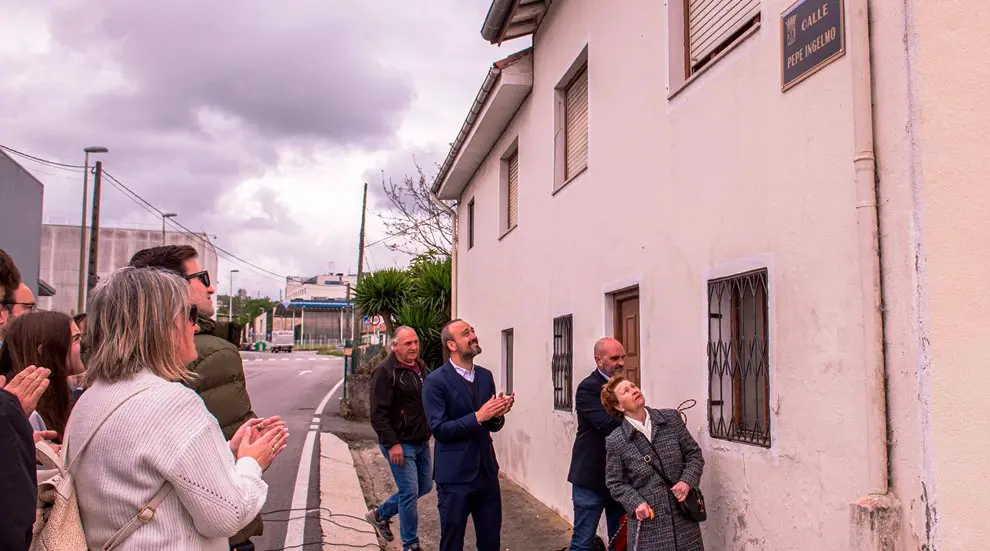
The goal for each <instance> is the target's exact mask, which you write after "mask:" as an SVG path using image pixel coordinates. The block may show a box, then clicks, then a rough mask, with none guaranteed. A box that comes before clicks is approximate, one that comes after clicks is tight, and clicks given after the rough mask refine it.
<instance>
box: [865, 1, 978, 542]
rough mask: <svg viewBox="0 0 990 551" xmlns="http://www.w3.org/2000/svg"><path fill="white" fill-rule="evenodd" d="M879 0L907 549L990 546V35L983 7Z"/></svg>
mask: <svg viewBox="0 0 990 551" xmlns="http://www.w3.org/2000/svg"><path fill="white" fill-rule="evenodd" d="M898 4H900V5H898ZM873 6H874V10H875V14H874V15H875V17H874V28H875V29H877V30H878V31H880V32H883V33H886V34H884V35H875V36H874V39H873V42H874V46H875V50H876V51H877V53H878V54H879V55H875V56H874V59H875V64H876V66H877V71H878V74H879V75H880V77H881V79H880V80H879V82H878V84H879V85H880V86H878V88H877V93H876V96H877V98H882V99H881V100H880V101H877V102H876V104H877V109H878V123H879V124H880V125H881V126H880V127H879V131H878V136H879V140H880V145H881V148H880V150H879V153H880V160H881V168H882V171H881V184H882V188H881V199H882V205H883V208H882V210H881V214H882V218H881V227H882V228H883V229H884V242H883V247H884V248H883V251H884V266H885V273H884V275H885V282H884V284H885V287H886V296H885V307H886V308H885V309H886V311H887V320H888V322H887V340H888V373H889V379H890V388H891V405H892V415H891V422H892V433H891V437H892V440H893V448H892V456H891V459H892V465H893V472H894V482H895V491H896V492H897V493H898V495H899V496H900V497H901V499H902V501H903V503H904V505H905V510H906V515H905V517H906V520H907V521H908V522H910V523H911V529H910V531H909V533H908V534H906V536H905V547H906V548H909V549H919V548H920V549H939V550H955V549H985V548H987V546H988V545H990V525H988V524H987V522H986V518H987V516H986V507H985V505H984V504H983V503H982V500H983V498H984V496H986V495H987V494H988V493H990V466H988V464H987V461H986V457H987V456H988V455H990V424H988V423H987V422H986V418H987V410H988V407H987V400H986V396H987V394H988V390H987V389H988V388H990V372H988V371H987V369H986V365H987V362H988V360H990V340H988V339H987V335H988V334H990V331H988V329H990V322H988V321H987V318H986V315H985V312H987V310H988V308H990V293H988V292H987V291H986V282H987V281H990V261H988V258H990V224H988V220H990V192H988V190H987V187H986V185H985V183H984V181H985V179H986V174H987V173H988V172H990V158H988V156H987V155H986V152H985V147H984V142H983V139H984V135H985V133H986V128H988V125H990V108H988V106H987V105H986V102H985V101H984V99H983V98H985V96H986V94H985V90H986V83H987V82H988V79H990V65H988V64H987V63H986V62H985V60H984V56H983V52H985V51H986V49H987V47H990V36H987V34H986V32H985V27H986V25H985V23H984V22H983V19H982V18H981V17H979V16H978V15H976V13H975V12H977V11H978V9H979V8H982V7H983V4H978V3H976V2H972V1H969V2H956V3H944V2H938V3H931V2H919V1H915V0H909V1H907V2H904V3H900V2H898V3H889V4H884V3H880V2H874V3H873ZM905 121H907V124H905Z"/></svg>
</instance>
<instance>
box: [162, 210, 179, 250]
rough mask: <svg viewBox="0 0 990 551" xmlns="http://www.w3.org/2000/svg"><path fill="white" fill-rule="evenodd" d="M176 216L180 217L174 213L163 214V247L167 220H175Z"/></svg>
mask: <svg viewBox="0 0 990 551" xmlns="http://www.w3.org/2000/svg"><path fill="white" fill-rule="evenodd" d="M176 216H178V214H176V213H174V212H163V213H162V247H164V246H165V219H166V218H175V217H176Z"/></svg>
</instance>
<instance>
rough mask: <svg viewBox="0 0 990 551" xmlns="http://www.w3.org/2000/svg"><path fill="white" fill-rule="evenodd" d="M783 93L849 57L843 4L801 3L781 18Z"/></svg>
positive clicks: (816, 0) (827, 0) (818, 0)
mask: <svg viewBox="0 0 990 551" xmlns="http://www.w3.org/2000/svg"><path fill="white" fill-rule="evenodd" d="M780 37H781V40H782V44H781V60H780V61H781V65H780V76H781V79H780V81H781V83H780V87H781V91H782V92H786V91H787V90H789V89H791V88H793V87H794V86H796V85H797V84H798V83H800V82H802V81H803V80H804V79H806V78H808V77H809V76H811V75H813V74H814V73H815V72H817V71H818V70H819V69H821V68H822V67H825V66H826V65H828V64H829V63H831V62H833V61H835V60H836V59H839V58H840V57H842V56H843V54H845V53H846V29H845V11H844V6H843V0H798V2H797V3H795V4H794V5H792V6H791V7H790V8H788V9H787V11H785V12H784V13H783V14H781V16H780Z"/></svg>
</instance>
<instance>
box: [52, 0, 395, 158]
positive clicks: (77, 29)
mask: <svg viewBox="0 0 990 551" xmlns="http://www.w3.org/2000/svg"><path fill="white" fill-rule="evenodd" d="M292 8H293V9H291V10H288V9H285V6H284V5H281V4H278V3H272V2H259V1H246V2H245V1H238V0H225V1H220V0H214V1H211V2H194V1H192V0H182V1H172V2H133V1H132V0H115V1H111V2H105V3H103V4H102V5H101V9H99V10H94V9H92V7H91V6H90V5H89V4H88V3H79V4H75V5H73V6H70V7H68V8H66V9H65V10H63V11H58V12H55V17H54V18H53V21H54V28H55V31H56V32H55V36H56V38H57V39H58V40H59V41H60V42H61V43H62V44H63V45H65V46H67V47H69V48H71V49H72V50H73V51H75V52H77V53H79V54H82V55H87V56H93V57H94V58H96V59H99V58H101V57H109V58H111V59H113V60H114V61H115V62H116V63H117V64H118V65H119V68H120V69H121V71H122V72H123V74H124V76H125V78H126V79H127V80H128V81H129V82H130V83H131V84H132V85H133V86H134V87H135V88H136V93H135V94H134V96H133V98H132V99H133V100H135V101H127V98H126V96H125V97H117V98H110V101H109V102H107V103H110V104H112V107H113V109H108V112H109V114H111V116H114V117H116V118H117V119H118V121H119V122H121V123H125V122H130V123H143V124H145V125H151V126H154V127H160V128H165V129H168V128H170V127H171V128H183V127H185V128H195V127H196V126H197V123H196V114H197V110H198V109H200V108H204V107H208V108H213V109H216V110H218V111H219V112H222V113H225V114H228V115H231V116H234V117H236V118H238V119H239V120H241V121H243V122H244V123H245V124H246V125H248V126H250V127H252V128H253V129H254V130H255V131H256V132H257V133H258V134H259V135H261V136H265V137H267V138H276V139H278V138H288V137H299V136H305V137H312V138H316V139H320V140H326V141H328V142H331V143H341V144H342V143H347V144H361V145H367V146H378V145H382V144H383V143H384V142H385V141H387V140H388V139H389V138H390V137H391V135H392V133H393V132H394V130H395V128H396V127H397V124H398V118H399V117H398V115H400V114H401V113H402V112H403V111H404V110H405V109H406V108H407V107H408V105H409V103H410V101H411V100H412V98H413V92H412V89H411V86H410V84H409V81H408V77H407V76H406V75H403V74H401V73H399V72H397V71H395V70H394V69H393V70H389V69H387V68H386V67H384V66H383V65H382V64H381V63H379V62H378V61H377V60H376V59H375V57H374V52H373V50H371V49H369V46H370V47H373V46H374V44H373V39H374V37H373V36H369V35H367V34H363V32H362V31H365V32H367V31H373V29H368V28H362V25H361V24H360V22H358V24H356V25H355V24H354V23H355V21H354V20H348V19H345V17H344V16H343V15H342V13H341V11H340V10H337V9H333V6H331V4H330V3H327V2H323V1H320V2H313V1H310V2H294V3H293V4H292ZM345 13H346V11H345ZM364 26H367V24H365V25H364ZM110 106H111V105H106V107H110Z"/></svg>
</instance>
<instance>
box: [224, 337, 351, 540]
mask: <svg viewBox="0 0 990 551" xmlns="http://www.w3.org/2000/svg"><path fill="white" fill-rule="evenodd" d="M241 357H242V358H243V359H244V374H245V376H246V377H247V387H248V393H249V394H250V395H251V405H252V406H253V408H254V411H255V413H257V414H258V415H259V416H261V417H269V416H272V415H281V416H282V419H283V420H284V421H285V422H286V424H287V425H288V428H289V434H290V436H289V444H288V446H287V447H286V449H285V452H283V453H282V455H280V456H279V457H278V459H276V460H275V462H274V463H273V464H272V466H271V467H270V468H269V469H268V471H266V472H265V476H264V478H265V481H266V482H267V483H268V501H267V502H266V503H265V507H264V509H263V513H268V512H270V511H280V510H284V509H289V508H291V506H292V498H293V492H294V491H295V488H296V483H297V473H298V472H299V469H300V466H301V465H300V459H301V456H302V450H303V447H304V442H305V440H306V435H307V433H308V432H309V431H310V430H311V423H312V420H313V417H314V416H315V414H314V412H315V410H316V409H317V407H318V406H319V405H320V403H321V402H322V401H323V399H324V398H325V397H326V396H327V393H328V392H330V390H332V389H333V388H334V386H336V385H337V383H338V382H339V381H340V380H341V378H342V377H343V375H344V362H343V360H342V359H341V358H336V357H333V356H317V355H315V354H314V353H311V352H293V353H291V354H271V353H267V352H242V353H241ZM340 394H341V390H340V389H338V390H337V391H336V392H335V393H334V395H333V396H331V397H330V399H329V400H328V401H327V404H326V407H325V408H324V410H323V415H322V416H321V419H320V425H321V426H322V421H323V419H324V418H326V417H327V416H328V415H335V414H336V413H337V410H338V407H339V405H340ZM312 425H313V426H315V423H313V424H312ZM319 462H320V454H319V438H316V444H315V446H313V452H312V456H311V463H310V466H311V468H310V469H309V474H308V476H309V487H308V495H307V498H306V501H307V505H306V507H308V508H309V509H314V508H318V507H319V501H320V496H319V489H320V486H319ZM302 480H305V477H304V478H303V479H302ZM303 515H305V512H304V511H292V512H291V513H290V512H277V513H271V514H265V515H264V518H265V533H264V535H263V536H261V537H257V538H254V540H253V541H254V544H255V548H256V549H258V550H259V551H272V550H278V549H282V548H283V546H284V545H285V541H286V527H287V526H288V524H289V523H287V522H286V520H287V519H289V518H298V517H302V516H303ZM279 519H281V521H279ZM293 524H298V523H293ZM322 538H323V535H322V532H321V530H320V524H319V519H318V518H317V516H316V514H315V513H313V514H311V515H309V517H308V518H307V519H306V521H305V534H304V537H303V539H302V541H303V542H304V545H303V546H302V547H295V549H303V550H317V549H322V547H321V541H322Z"/></svg>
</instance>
